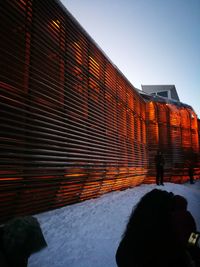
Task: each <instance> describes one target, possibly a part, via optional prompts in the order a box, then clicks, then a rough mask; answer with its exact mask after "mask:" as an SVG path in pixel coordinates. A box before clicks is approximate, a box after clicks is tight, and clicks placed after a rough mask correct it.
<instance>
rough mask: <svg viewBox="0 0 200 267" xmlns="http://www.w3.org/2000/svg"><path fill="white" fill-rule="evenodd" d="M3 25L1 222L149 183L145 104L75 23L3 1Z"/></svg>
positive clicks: (22, 0) (64, 15) (52, 11)
mask: <svg viewBox="0 0 200 267" xmlns="http://www.w3.org/2000/svg"><path fill="white" fill-rule="evenodd" d="M0 24H1V25H2V26H1V28H0V37H1V39H0V56H1V59H0V64H1V66H0V69H1V72H0V108H1V113H0V116H1V118H0V145H1V151H0V153H1V162H0V192H1V193H0V213H1V218H0V220H1V221H4V220H7V219H8V218H10V217H13V216H17V215H23V214H30V213H31V214H32V213H38V212H41V211H45V210H49V209H53V208H57V207H61V206H64V205H67V204H71V203H75V202H79V201H82V200H85V199H89V198H92V197H97V196H100V195H101V194H104V193H106V192H110V191H113V190H118V189H125V188H127V187H131V186H135V185H138V184H140V183H142V182H143V180H144V178H145V175H146V171H147V169H146V167H147V144H146V125H145V122H146V118H145V116H146V114H145V102H144V100H143V99H142V97H141V96H140V95H139V94H138V93H137V92H136V91H135V90H134V87H133V86H132V85H131V84H130V83H129V82H128V81H127V80H126V78H125V77H124V76H123V75H122V74H121V73H120V72H119V71H118V70H117V69H116V68H115V67H114V66H113V64H112V63H111V62H110V61H109V60H108V58H107V57H106V56H105V55H104V54H103V52H102V51H101V50H100V49H99V48H98V47H97V45H96V44H95V43H94V41H92V39H91V38H90V37H89V36H88V35H87V34H86V33H85V32H84V30H83V29H82V28H81V27H80V26H79V25H78V24H77V23H76V22H75V20H74V19H73V18H72V17H71V15H69V14H68V12H67V11H65V10H64V9H63V8H61V5H59V2H57V1H53V0H51V1H49V0H46V1H45V0H42V1H41V0H3V1H0Z"/></svg>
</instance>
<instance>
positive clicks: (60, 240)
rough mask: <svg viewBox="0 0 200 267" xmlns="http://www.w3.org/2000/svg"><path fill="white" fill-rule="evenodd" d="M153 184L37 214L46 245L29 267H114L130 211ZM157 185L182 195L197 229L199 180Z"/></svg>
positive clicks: (199, 202) (199, 195)
mask: <svg viewBox="0 0 200 267" xmlns="http://www.w3.org/2000/svg"><path fill="white" fill-rule="evenodd" d="M155 187H157V188H158V186H155V185H141V186H138V187H135V188H133V189H128V190H125V191H120V192H112V193H110V194H107V195H104V196H102V197H101V198H98V199H92V200H88V201H85V202H83V203H78V204H75V205H71V206H67V207H64V208H61V209H58V210H54V211H50V212H46V213H42V214H39V215H37V216H36V217H37V218H38V220H39V221H40V223H41V227H42V229H43V232H44V235H45V238H46V240H47V243H48V248H46V249H44V250H43V251H41V252H39V253H37V254H35V255H33V256H32V257H31V258H30V260H29V267H49V266H51V267H116V263H115V252H116V249H117V246H118V243H119V241H120V238H121V234H122V233H123V231H124V228H125V225H126V223H127V220H128V217H129V214H130V212H131V210H132V208H133V206H134V205H135V204H136V203H137V202H138V200H139V199H140V198H141V196H143V195H144V194H145V193H146V192H148V191H150V190H152V189H153V188H155ZM159 188H161V189H163V190H167V191H172V192H174V193H176V194H180V195H183V196H185V197H186V198H187V200H188V208H189V210H190V211H191V213H192V214H193V216H194V217H195V219H196V222H197V226H198V229H200V213H199V207H200V181H198V182H196V184H195V185H190V184H185V185H178V184H172V183H166V184H165V186H164V187H159Z"/></svg>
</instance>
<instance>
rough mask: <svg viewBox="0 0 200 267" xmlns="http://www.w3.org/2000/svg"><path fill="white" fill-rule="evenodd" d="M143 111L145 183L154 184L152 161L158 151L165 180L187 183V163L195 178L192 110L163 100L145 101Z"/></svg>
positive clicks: (195, 135) (196, 164)
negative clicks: (146, 146)
mask: <svg viewBox="0 0 200 267" xmlns="http://www.w3.org/2000/svg"><path fill="white" fill-rule="evenodd" d="M146 109H147V143H148V159H149V167H148V174H147V177H146V179H145V182H147V183H150V182H153V181H155V162H154V158H155V155H156V152H157V150H158V149H160V150H161V151H162V152H163V154H164V156H165V162H166V164H165V180H166V181H171V182H184V181H186V180H188V166H189V164H191V162H192V164H193V166H194V169H195V173H196V175H197V174H198V173H199V136H198V123H197V116H196V114H195V113H194V111H193V110H192V109H191V108H190V107H189V106H186V105H184V104H181V105H176V104H172V103H167V102H165V101H164V100H162V102H159V101H158V100H157V101H156V102H155V101H148V102H147V105H146ZM197 176H198V175H197Z"/></svg>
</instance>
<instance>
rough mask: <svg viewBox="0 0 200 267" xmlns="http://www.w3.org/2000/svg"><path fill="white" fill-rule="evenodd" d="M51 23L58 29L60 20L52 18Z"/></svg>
mask: <svg viewBox="0 0 200 267" xmlns="http://www.w3.org/2000/svg"><path fill="white" fill-rule="evenodd" d="M52 23H53V24H54V25H55V26H56V27H57V28H59V29H60V21H59V20H52Z"/></svg>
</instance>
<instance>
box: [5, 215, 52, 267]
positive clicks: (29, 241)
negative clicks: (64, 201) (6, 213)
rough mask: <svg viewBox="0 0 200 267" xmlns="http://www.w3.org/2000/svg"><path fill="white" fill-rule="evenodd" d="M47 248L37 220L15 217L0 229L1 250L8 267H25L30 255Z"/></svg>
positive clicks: (28, 217) (27, 217) (30, 217)
mask: <svg viewBox="0 0 200 267" xmlns="http://www.w3.org/2000/svg"><path fill="white" fill-rule="evenodd" d="M46 246H47V243H46V241H45V238H44V236H43V233H42V230H41V228H40V224H39V222H38V220H37V219H36V218H34V217H32V216H25V217H17V218H14V219H12V220H10V221H9V222H7V223H6V224H5V225H4V226H3V227H2V228H1V249H2V252H3V255H4V258H5V261H6V263H7V266H8V267H25V266H27V264H28V258H29V257H30V255H31V254H33V253H35V252H38V251H40V250H41V249H43V248H44V247H46Z"/></svg>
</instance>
